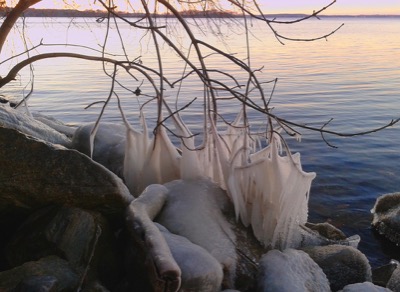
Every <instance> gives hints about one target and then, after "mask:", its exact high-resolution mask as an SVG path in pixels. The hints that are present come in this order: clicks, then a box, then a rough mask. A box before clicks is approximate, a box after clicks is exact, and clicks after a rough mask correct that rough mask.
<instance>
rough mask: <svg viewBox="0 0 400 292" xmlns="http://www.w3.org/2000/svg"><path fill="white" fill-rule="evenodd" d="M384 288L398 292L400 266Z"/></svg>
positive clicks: (399, 287) (399, 291)
mask: <svg viewBox="0 0 400 292" xmlns="http://www.w3.org/2000/svg"><path fill="white" fill-rule="evenodd" d="M386 287H387V288H389V289H391V290H392V291H393V292H400V266H398V267H397V268H396V270H394V272H393V274H392V276H391V277H390V279H389V281H388V283H387V285H386Z"/></svg>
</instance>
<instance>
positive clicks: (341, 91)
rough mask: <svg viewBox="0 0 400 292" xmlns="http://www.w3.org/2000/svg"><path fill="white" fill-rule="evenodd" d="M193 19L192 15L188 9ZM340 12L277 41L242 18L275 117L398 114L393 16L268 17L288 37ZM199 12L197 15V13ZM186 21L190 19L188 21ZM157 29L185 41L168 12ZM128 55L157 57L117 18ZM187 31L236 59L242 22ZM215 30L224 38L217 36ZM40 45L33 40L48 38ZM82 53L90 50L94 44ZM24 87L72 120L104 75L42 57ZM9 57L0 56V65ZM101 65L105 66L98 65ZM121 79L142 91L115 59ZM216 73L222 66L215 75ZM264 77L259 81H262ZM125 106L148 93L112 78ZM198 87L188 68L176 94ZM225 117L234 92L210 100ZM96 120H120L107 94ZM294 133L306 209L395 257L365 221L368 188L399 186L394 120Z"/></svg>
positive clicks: (86, 116)
mask: <svg viewBox="0 0 400 292" xmlns="http://www.w3.org/2000/svg"><path fill="white" fill-rule="evenodd" d="M199 21H200V22H202V20H199ZM341 23H344V24H345V25H344V27H343V28H342V29H340V30H339V31H338V32H337V33H336V34H335V35H333V36H331V37H329V38H328V39H327V40H321V41H317V42H302V43H298V42H295V43H293V42H285V45H281V44H279V43H278V42H277V41H276V40H275V38H274V37H273V35H272V34H271V33H270V32H269V31H268V29H267V28H266V27H265V26H262V25H260V24H258V23H251V25H252V32H253V35H252V36H251V37H250V39H251V45H252V47H253V51H252V67H253V68H255V69H256V68H261V67H262V68H263V69H262V73H261V74H260V75H259V76H260V79H261V80H263V81H267V80H270V79H273V78H278V79H279V81H278V84H277V88H276V92H275V94H274V96H273V99H272V101H271V105H272V106H273V107H274V110H273V112H274V113H275V114H278V115H280V116H281V117H283V118H285V119H289V120H292V121H296V122H299V123H306V124H308V125H312V126H315V127H321V126H322V125H323V124H324V123H325V122H327V121H328V120H329V119H331V118H333V121H332V122H331V123H330V124H329V125H328V126H327V128H328V129H330V130H333V131H338V132H346V133H350V132H357V131H365V130H368V129H371V128H374V127H380V126H382V125H384V124H385V123H388V122H389V121H390V120H391V119H394V118H398V117H400V58H399V56H400V18H329V19H322V20H320V21H318V20H312V21H309V22H307V23H303V24H297V25H292V26H287V25H281V26H277V27H276V28H277V30H278V31H279V32H280V33H283V34H286V35H287V36H293V37H317V36H319V35H321V34H324V33H329V32H330V31H332V30H333V29H335V28H336V27H337V26H339V25H340V24H341ZM26 24H27V26H26V28H25V31H26V32H27V33H28V34H29V35H30V40H29V43H28V45H29V46H32V45H37V44H38V43H39V42H40V40H41V39H43V43H45V44H56V43H70V44H81V45H90V46H92V47H93V45H94V47H95V48H96V49H99V48H100V45H102V44H103V42H104V35H105V24H104V23H96V22H95V20H94V19H74V20H69V19H65V18H64V19H55V18H54V19H51V18H46V19H38V18H35V19H27V20H26ZM200 24H201V23H200ZM200 24H199V23H197V24H193V29H195V30H196V25H198V26H199V25H200ZM167 29H168V33H170V35H171V37H176V38H177V39H178V41H179V42H180V46H181V47H182V48H183V49H184V48H187V46H188V44H187V41H186V40H185V39H184V38H183V37H182V38H181V36H182V34H181V31H180V29H179V27H178V26H177V25H176V23H175V22H174V21H171V20H169V21H168V24H167ZM121 30H122V33H123V35H124V41H125V43H126V45H127V46H126V50H127V53H128V54H129V56H130V57H131V58H132V59H134V58H136V57H139V56H140V58H141V60H142V62H143V64H144V65H146V66H149V67H153V68H156V63H155V60H154V57H153V56H154V47H153V46H152V43H151V41H150V39H149V36H147V35H141V34H139V33H137V32H136V31H134V30H133V29H131V28H129V27H128V26H121ZM22 33H23V31H22V29H20V30H19V31H14V34H15V35H14V36H13V37H12V41H10V42H9V43H8V45H7V49H8V50H9V51H11V50H13V51H14V52H19V51H20V49H18V48H19V46H20V45H21V42H20V41H19V35H20V34H22ZM197 35H198V36H199V37H201V38H203V39H206V40H207V41H209V42H211V43H213V44H214V45H215V46H217V47H220V48H222V49H224V50H226V51H228V52H229V53H235V54H237V55H236V56H237V57H239V58H241V59H243V60H244V59H245V58H246V54H245V41H244V39H245V34H244V30H243V28H242V26H241V25H239V24H238V23H232V22H229V21H227V20H218V19H217V20H214V25H208V26H206V27H203V28H202V30H197ZM222 35H224V36H225V40H224V41H223V40H222V38H221V36H222ZM118 44H119V36H118V34H117V33H116V30H115V28H113V29H112V30H111V31H110V40H109V41H108V43H107V50H108V51H109V52H112V53H115V54H119V53H121V52H122V51H121V48H120V46H119V45H118ZM161 47H162V54H163V57H164V66H165V71H166V74H167V76H168V77H169V78H170V79H171V80H175V79H177V78H179V76H180V74H181V70H182V68H183V67H184V64H183V63H182V62H181V61H179V60H178V59H177V58H176V56H175V54H173V53H172V52H171V50H170V49H169V48H168V46H166V45H163V44H161ZM54 49H55V48H54V47H39V48H38V51H40V52H46V51H51V50H54ZM57 50H59V51H72V52H86V53H87V52H88V51H86V50H85V49H83V48H77V47H65V46H58V47H57ZM93 54H98V53H95V52H93ZM207 62H208V63H209V65H210V66H211V67H213V68H224V69H226V71H227V72H230V73H232V74H233V75H235V77H237V78H241V77H245V75H244V74H243V73H238V72H237V70H236V68H235V67H233V66H232V65H231V64H229V63H228V62H227V61H226V60H224V59H222V58H218V57H216V56H210V57H209V58H208V59H207ZM34 67H35V71H34V75H35V79H34V80H35V82H34V89H35V91H34V93H33V94H32V96H31V100H30V106H31V109H32V111H40V112H42V113H44V114H49V115H53V116H55V117H57V118H59V119H60V120H62V121H64V122H66V123H71V124H79V123H82V122H92V121H94V120H95V119H96V117H97V115H98V113H99V111H100V107H99V106H97V107H96V106H93V107H91V108H90V109H88V110H85V109H84V107H85V106H87V105H88V104H90V103H92V102H95V101H101V100H105V99H106V98H107V96H108V89H109V86H110V78H108V77H107V76H105V75H104V73H103V71H102V66H101V64H97V63H89V62H86V61H82V60H71V59H57V60H55V59H52V60H44V61H40V62H37V63H35V64H34ZM7 68H8V67H7V66H6V65H5V64H3V65H1V67H0V69H1V72H0V73H1V74H2V75H3V74H4V72H6V69H7ZM108 70H110V68H108ZM118 77H119V78H120V80H121V82H123V83H124V84H125V85H128V86H130V87H132V88H136V87H138V86H141V90H142V92H143V93H145V94H149V95H152V94H153V93H152V91H151V88H150V86H149V85H148V84H146V83H143V84H141V82H142V79H143V78H142V77H140V78H138V81H132V79H128V78H127V76H125V75H124V73H123V72H122V71H121V72H119V73H118ZM29 78H30V77H29V71H28V70H25V71H23V72H21V76H20V78H19V79H18V80H17V81H16V82H14V83H13V84H12V85H11V86H7V88H5V90H3V92H2V93H3V94H5V95H6V96H7V97H9V98H16V99H18V98H20V97H21V96H22V94H23V93H24V92H25V93H26V92H27V91H28V89H29V86H28V88H25V89H24V87H25V86H26V84H27V82H28V80H29ZM219 78H221V79H224V77H222V76H219ZM270 88H271V87H270V85H266V92H269V89H270ZM117 91H118V92H119V94H120V97H121V100H122V103H123V105H124V109H125V112H126V113H127V114H128V115H129V118H130V120H131V122H132V123H137V113H138V107H139V104H142V103H143V102H144V101H145V100H147V99H148V98H146V97H140V98H139V99H137V98H136V97H135V96H133V95H132V94H130V93H127V92H126V91H124V90H123V89H121V88H117ZM201 92H202V87H201V86H200V84H199V83H198V81H196V80H195V79H194V78H189V79H188V80H187V81H186V82H185V84H184V87H183V88H182V90H181V92H180V98H179V101H178V104H179V105H180V106H183V105H185V104H186V103H188V102H189V101H190V100H192V99H193V98H195V97H201V96H202V95H201ZM176 94H177V90H176V89H174V90H172V89H167V90H166V91H165V96H166V98H167V99H168V100H169V101H170V102H174V100H175V97H176ZM154 108H155V107H151V106H148V107H146V114H147V116H148V117H149V118H150V124H151V121H152V120H151V119H152V118H153V120H154ZM201 108H202V102H201V101H199V102H197V101H196V102H195V103H194V104H193V106H191V107H190V108H189V109H188V110H187V111H186V113H185V114H183V116H184V119H185V122H186V123H187V124H189V125H190V126H191V127H192V130H193V131H194V132H196V130H199V129H200V128H199V126H198V125H201V122H200V121H201V119H202V117H201ZM220 110H221V112H222V113H223V115H224V117H226V118H227V119H232V118H233V117H234V114H233V113H235V112H236V111H237V104H235V103H234V102H230V103H229V102H226V101H224V102H221V103H220ZM251 115H252V119H253V120H255V121H258V122H259V124H257V123H256V126H255V127H257V125H259V126H260V127H261V126H262V124H263V120H264V119H263V117H261V116H259V115H257V114H256V113H251ZM104 120H107V121H115V122H118V121H120V114H119V112H118V110H117V107H116V102H115V101H112V102H111V104H110V106H109V108H108V110H107V111H106V114H105V116H104ZM302 133H303V136H302V141H301V143H298V142H296V141H294V140H293V141H292V140H291V139H288V142H289V143H290V146H291V148H292V150H293V151H296V152H297V151H299V152H300V153H301V155H302V163H303V168H304V169H305V170H306V171H313V172H316V173H317V177H316V179H315V180H314V182H313V185H312V190H311V197H310V208H309V220H310V221H311V222H324V221H329V222H331V223H332V224H333V225H335V226H337V227H339V228H340V229H342V230H343V231H344V232H345V233H346V234H347V235H349V236H350V235H353V234H359V235H360V236H361V243H360V246H359V248H360V250H361V251H362V252H364V253H365V254H366V255H367V257H368V258H369V260H370V262H371V264H372V266H374V267H375V266H378V265H382V264H386V263H387V262H388V261H389V259H391V258H396V259H398V260H399V259H400V249H399V247H395V246H392V245H390V244H387V243H386V242H385V241H382V240H381V238H379V237H378V236H376V235H375V234H374V233H373V232H372V230H371V228H370V223H371V213H370V209H371V208H372V207H373V205H374V203H375V200H376V198H377V197H378V196H380V195H382V194H385V193H390V192H396V191H400V167H399V165H400V149H399V142H400V138H399V136H400V125H396V126H395V127H393V128H390V129H388V130H385V131H382V132H379V133H374V134H371V135H368V136H361V137H353V138H341V137H336V136H326V137H325V138H326V139H327V141H328V142H329V143H330V144H332V145H334V146H336V147H338V148H331V147H329V146H327V144H326V143H325V142H324V141H323V139H322V138H321V136H320V134H318V133H313V132H307V131H302Z"/></svg>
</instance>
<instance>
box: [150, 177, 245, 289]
mask: <svg viewBox="0 0 400 292" xmlns="http://www.w3.org/2000/svg"><path fill="white" fill-rule="evenodd" d="M165 186H166V187H167V188H168V190H169V192H168V195H167V202H166V204H165V206H164V208H163V209H162V211H161V213H160V214H159V216H158V217H157V218H156V221H157V222H159V223H160V224H161V225H163V226H165V227H166V228H167V229H168V230H169V231H170V232H172V233H174V234H178V235H181V236H183V237H186V238H187V239H189V240H190V241H191V242H193V243H195V244H197V245H199V246H201V247H203V248H204V249H206V250H207V251H208V252H210V253H211V255H212V256H213V257H215V258H216V259H217V260H218V261H219V262H220V263H221V265H222V266H223V269H224V276H225V283H227V285H228V286H229V287H233V283H234V278H235V273H236V262H237V254H236V244H237V243H236V236H235V234H234V232H233V230H232V226H231V225H230V223H228V221H227V220H226V218H225V217H224V215H223V209H224V208H226V207H227V206H228V204H229V200H228V197H227V196H226V193H225V192H224V191H223V190H222V189H221V188H219V187H218V186H217V185H216V184H214V183H212V182H211V181H210V180H208V179H202V180H176V181H173V182H170V183H167V184H165Z"/></svg>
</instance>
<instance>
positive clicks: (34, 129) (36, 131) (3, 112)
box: [0, 104, 71, 147]
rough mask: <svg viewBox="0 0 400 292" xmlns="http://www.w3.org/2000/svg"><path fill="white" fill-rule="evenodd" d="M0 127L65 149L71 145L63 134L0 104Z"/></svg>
mask: <svg viewBox="0 0 400 292" xmlns="http://www.w3.org/2000/svg"><path fill="white" fill-rule="evenodd" d="M0 127H3V128H8V129H14V130H18V131H19V132H21V133H24V134H26V135H30V136H32V137H35V138H37V139H41V140H43V141H46V142H50V143H53V144H60V145H63V146H66V147H68V146H70V145H71V140H70V139H69V138H68V137H67V136H65V135H64V134H62V133H60V132H58V131H56V130H54V129H53V128H51V127H49V126H47V125H46V124H44V123H42V122H40V121H38V120H36V119H34V118H33V117H31V116H29V115H27V114H25V113H23V112H21V111H18V110H15V109H13V108H11V107H9V106H8V105H2V104H0Z"/></svg>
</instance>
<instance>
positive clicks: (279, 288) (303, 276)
mask: <svg viewBox="0 0 400 292" xmlns="http://www.w3.org/2000/svg"><path fill="white" fill-rule="evenodd" d="M258 283H259V291H265V292H267V291H270V292H303V291H309V292H311V291H315V292H323V291H330V288H329V282H328V279H327V278H326V276H325V274H324V273H323V271H322V269H321V268H320V267H319V266H318V265H317V264H316V263H315V262H314V261H313V260H312V259H311V258H310V256H309V255H308V254H307V253H305V252H303V251H301V250H295V249H286V250H284V251H283V252H280V251H279V250H276V249H275V250H271V251H269V252H268V253H266V254H265V255H263V256H262V258H261V260H260V275H259V280H258Z"/></svg>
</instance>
